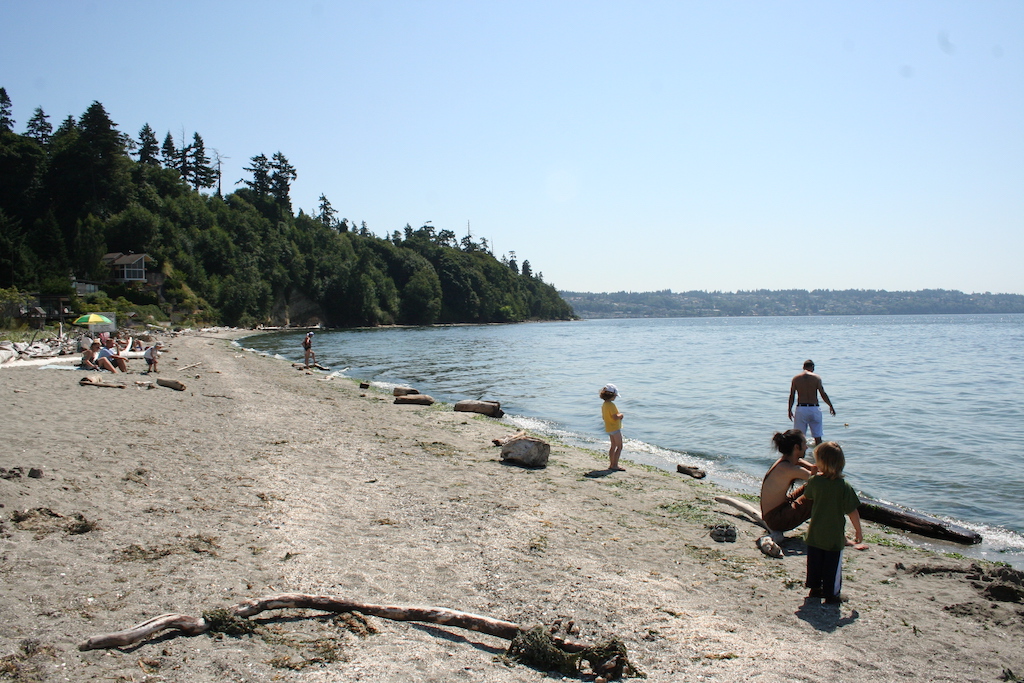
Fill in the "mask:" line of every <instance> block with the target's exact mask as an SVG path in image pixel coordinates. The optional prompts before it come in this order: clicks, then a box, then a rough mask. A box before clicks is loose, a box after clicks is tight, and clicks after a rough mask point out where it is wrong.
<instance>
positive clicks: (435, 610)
mask: <svg viewBox="0 0 1024 683" xmlns="http://www.w3.org/2000/svg"><path fill="white" fill-rule="evenodd" d="M286 608H293V609H316V610H321V611H323V612H335V613H341V612H359V613H360V614H368V615H370V616H374V617H380V618H382V619H391V620H392V621H424V622H427V623H430V624H441V625H443V626H456V627H458V628H464V629H467V630H469V631H477V632H479V633H486V634H488V635H491V636H495V637H497V638H502V639H504V640H512V639H513V638H514V637H516V635H518V634H519V632H520V631H521V630H522V629H521V628H520V627H519V625H518V624H514V623H512V622H511V621H502V620H500V619H492V618H491V617H486V616H483V615H480V614H471V613H469V612H460V611H458V610H453V609H447V608H445V607H406V606H400V605H374V604H368V603H361V602H353V601H351V600H343V599H341V598H336V597H332V596H330V595H309V594H307V593H284V594H281V595H271V596H267V597H263V598H255V599H252V600H246V601H244V602H240V603H238V604H237V605H234V606H232V607H229V608H228V612H230V613H231V614H232V615H233V616H235V617H238V618H242V619H244V618H247V617H251V616H253V615H256V614H259V613H261V612H265V611H267V610H272V609H286ZM167 629H177V630H179V631H181V632H182V633H184V634H185V635H188V636H195V635H199V634H201V633H205V632H206V631H208V630H209V629H210V623H209V622H208V621H207V620H206V619H205V618H203V617H190V616H188V615H185V614H162V615H160V616H158V617H154V618H152V619H149V620H147V621H144V622H142V623H141V624H138V625H136V626H133V627H132V628H129V629H126V630H124V631H118V632H117V633H107V634H105V635H100V636H93V637H92V638H89V639H88V640H86V641H84V642H82V643H80V644H79V645H78V649H79V650H82V651H85V650H101V649H105V648H111V647H124V646H125V645H131V644H132V643H137V642H139V641H140V640H144V639H146V638H148V637H149V636H151V635H153V634H154V633H159V632H160V631H164V630H167ZM552 640H553V641H554V642H555V644H556V645H558V646H559V647H560V648H561V649H562V650H564V651H566V652H580V651H582V650H585V649H587V647H589V646H588V645H587V644H586V643H580V642H577V641H574V640H569V639H567V638H561V637H558V636H554V635H553V636H552Z"/></svg>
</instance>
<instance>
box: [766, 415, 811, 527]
mask: <svg viewBox="0 0 1024 683" xmlns="http://www.w3.org/2000/svg"><path fill="white" fill-rule="evenodd" d="M772 443H773V444H774V445H775V449H776V450H777V451H778V452H779V454H780V457H779V459H778V460H776V461H775V464H774V465H772V466H771V467H770V468H768V472H767V473H766V474H765V475H764V480H763V481H762V482H761V518H762V519H764V523H765V524H766V525H767V526H768V529H769V530H770V531H771V534H772V538H773V539H774V540H775V541H776V542H779V541H781V540H782V539H783V536H782V532H784V531H789V530H790V529H795V528H797V527H798V526H800V525H801V524H803V523H804V522H806V521H807V520H808V519H810V518H811V503H810V501H806V500H805V501H803V502H797V499H798V498H799V497H800V495H801V494H803V492H804V484H801V485H800V486H798V487H797V488H796V489H794V490H793V491H792V492H790V490H789V489H790V487H791V486H792V485H793V482H795V481H797V480H798V479H800V480H803V481H806V480H808V479H810V478H811V475H813V474H817V472H818V468H817V467H816V466H815V465H813V464H811V463H809V462H807V461H806V460H804V454H805V453H806V452H807V439H806V438H805V437H804V433H803V432H801V431H800V430H799V429H788V430H786V431H785V432H775V435H774V436H772Z"/></svg>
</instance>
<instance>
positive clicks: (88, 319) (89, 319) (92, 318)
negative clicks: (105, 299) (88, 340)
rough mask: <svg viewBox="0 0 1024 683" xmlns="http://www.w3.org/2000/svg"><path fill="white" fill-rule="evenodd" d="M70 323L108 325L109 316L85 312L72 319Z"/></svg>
mask: <svg viewBox="0 0 1024 683" xmlns="http://www.w3.org/2000/svg"><path fill="white" fill-rule="evenodd" d="M71 324H72V325H109V324H110V318H108V317H107V316H105V315H100V314H99V313H86V314H85V315H83V316H79V317H78V318H76V319H75V320H73V321H72V323H71Z"/></svg>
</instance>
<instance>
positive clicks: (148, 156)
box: [138, 123, 160, 166]
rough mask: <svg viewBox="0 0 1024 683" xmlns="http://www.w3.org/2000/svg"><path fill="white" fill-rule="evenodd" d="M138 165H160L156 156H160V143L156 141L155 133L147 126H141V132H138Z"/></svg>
mask: <svg viewBox="0 0 1024 683" xmlns="http://www.w3.org/2000/svg"><path fill="white" fill-rule="evenodd" d="M138 154H139V163H140V164H147V165H149V166H157V165H159V164H160V160H159V159H158V158H157V155H158V154H160V143H159V142H157V140H156V133H155V132H153V129H152V128H150V127H149V124H148V123H147V124H145V125H143V126H142V130H140V131H139V152H138Z"/></svg>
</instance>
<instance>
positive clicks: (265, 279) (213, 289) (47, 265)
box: [0, 88, 573, 326]
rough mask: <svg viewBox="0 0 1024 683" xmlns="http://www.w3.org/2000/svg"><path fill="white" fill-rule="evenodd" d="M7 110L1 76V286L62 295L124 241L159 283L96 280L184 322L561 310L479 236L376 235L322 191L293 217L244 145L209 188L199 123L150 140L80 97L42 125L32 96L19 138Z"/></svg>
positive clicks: (364, 319) (272, 167)
mask: <svg viewBox="0 0 1024 683" xmlns="http://www.w3.org/2000/svg"><path fill="white" fill-rule="evenodd" d="M11 111H12V104H11V100H10V98H9V97H8V95H7V92H6V90H5V89H3V88H0V287H4V288H7V287H11V288H17V289H20V290H30V291H38V292H42V293H45V294H61V293H70V281H71V276H74V277H75V278H77V279H78V280H84V281H103V280H105V279H106V278H107V275H108V273H107V272H106V270H105V266H103V265H102V262H101V259H102V257H103V255H104V254H106V253H108V252H123V253H131V252H134V253H146V254H147V255H149V256H150V257H152V258H153V259H154V263H152V264H150V266H149V267H150V268H153V269H156V270H157V271H158V272H160V273H162V274H163V276H164V277H163V282H162V285H161V286H160V288H159V290H158V291H157V292H155V293H154V292H147V291H145V289H144V288H132V287H106V289H110V290H112V291H113V292H114V293H115V294H118V295H120V296H123V297H125V299H124V300H125V301H127V302H131V303H133V304H139V305H144V304H155V305H158V306H159V307H160V310H164V311H166V312H168V313H174V314H175V315H176V316H179V317H182V318H184V319H186V320H190V321H194V322H208V323H221V324H228V325H243V326H248V325H254V324H257V323H266V322H275V321H278V322H279V319H280V317H281V311H282V310H287V309H286V308H285V307H290V309H291V310H292V314H291V322H292V323H301V322H309V321H311V320H314V319H315V320H318V321H321V322H325V323H326V324H329V325H338V326H346V325H378V324H391V323H399V324H432V323H453V322H472V323H488V322H515V321H522V320H527V319H567V318H571V317H573V311H572V308H571V307H570V306H569V304H568V303H566V302H565V300H563V299H562V298H561V297H560V296H559V295H558V293H557V291H556V290H555V288H554V287H553V286H551V285H550V284H548V283H545V282H544V281H543V277H542V275H541V274H539V273H538V274H536V275H535V274H534V273H533V269H532V267H531V266H530V264H529V262H528V261H523V263H522V266H521V267H520V265H519V263H518V261H517V260H516V258H515V255H514V254H511V257H510V256H508V255H506V256H503V257H502V258H501V259H500V260H499V259H498V258H496V257H495V256H494V254H493V253H492V252H491V251H490V249H489V248H488V245H487V242H486V240H479V241H476V240H474V239H473V238H472V237H471V236H470V235H467V236H466V237H463V238H462V239H461V240H459V239H457V238H456V235H455V233H454V232H452V231H451V230H446V229H442V230H437V229H435V228H434V226H432V225H430V224H429V223H428V224H426V225H423V226H421V227H419V228H416V229H414V228H412V227H411V226H410V225H406V226H405V227H404V229H402V230H395V231H393V232H392V233H391V235H390V236H388V237H386V238H385V237H378V236H376V235H373V234H372V233H371V232H370V231H369V229H368V228H367V226H366V223H365V222H363V223H362V224H361V225H360V226H359V227H358V228H357V227H356V225H355V224H354V223H352V222H350V221H348V220H347V219H344V218H341V219H339V218H338V212H337V211H336V210H335V209H334V208H333V207H332V206H331V203H330V201H329V200H328V199H327V197H326V196H325V195H321V196H320V204H319V206H318V207H317V209H316V210H315V211H314V212H313V214H307V213H305V212H304V211H303V210H301V209H300V210H299V211H298V213H294V212H293V209H292V204H291V198H290V189H291V184H292V183H293V182H294V181H295V179H296V178H297V177H298V172H297V170H296V169H295V168H294V166H292V164H291V163H289V161H288V159H287V157H286V156H285V155H284V154H282V153H281V152H276V153H274V154H272V155H270V156H269V157H268V156H267V155H266V154H263V153H260V154H257V155H255V156H253V157H252V158H251V159H250V163H249V165H248V166H246V167H245V169H244V170H245V171H246V173H248V174H249V176H248V177H247V178H243V179H242V180H239V181H238V183H235V184H236V185H241V187H239V188H238V189H236V190H234V191H232V192H230V193H228V194H224V193H223V191H222V178H221V168H220V166H221V164H220V157H219V155H218V154H217V153H216V151H214V152H213V154H212V157H211V153H210V152H209V151H208V150H207V147H206V144H205V142H204V140H203V138H202V136H201V135H200V134H199V133H193V134H192V136H191V138H190V139H189V138H188V137H187V136H186V134H185V133H184V131H182V133H181V135H180V136H179V139H177V140H176V139H175V137H174V136H173V135H172V134H171V133H170V132H168V133H167V134H166V136H165V137H164V139H163V143H162V144H161V143H158V136H157V134H156V132H155V131H154V129H153V128H152V127H151V126H150V125H149V124H148V123H146V124H145V125H144V126H143V127H142V129H141V130H140V131H139V133H138V136H137V137H134V138H133V137H131V136H129V135H126V134H124V133H122V132H120V131H119V130H118V128H117V125H116V124H115V123H114V122H113V121H112V120H111V119H110V117H109V115H108V114H107V112H106V110H105V109H104V107H103V105H102V104H100V103H99V102H93V103H92V104H91V105H90V106H89V108H88V109H87V110H86V111H85V112H84V113H83V114H82V115H81V116H80V117H79V118H77V119H76V118H74V117H72V116H68V117H67V118H66V119H65V120H64V121H62V122H61V123H60V125H58V126H57V128H56V129H54V128H53V126H52V125H51V124H50V122H49V117H48V116H47V115H46V114H45V112H44V111H43V110H42V108H36V110H35V112H34V113H33V115H32V117H31V118H30V120H29V121H28V122H27V124H26V127H25V130H24V132H23V133H20V134H19V133H16V132H15V131H14V125H15V123H16V122H15V121H14V120H13V118H12V115H11ZM204 190H212V191H211V192H209V193H204V192H203V191H204ZM296 302H300V304H296ZM85 303H86V304H87V303H88V301H86V302H85ZM296 312H298V313H297V314H298V315H299V317H300V318H301V319H296Z"/></svg>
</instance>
